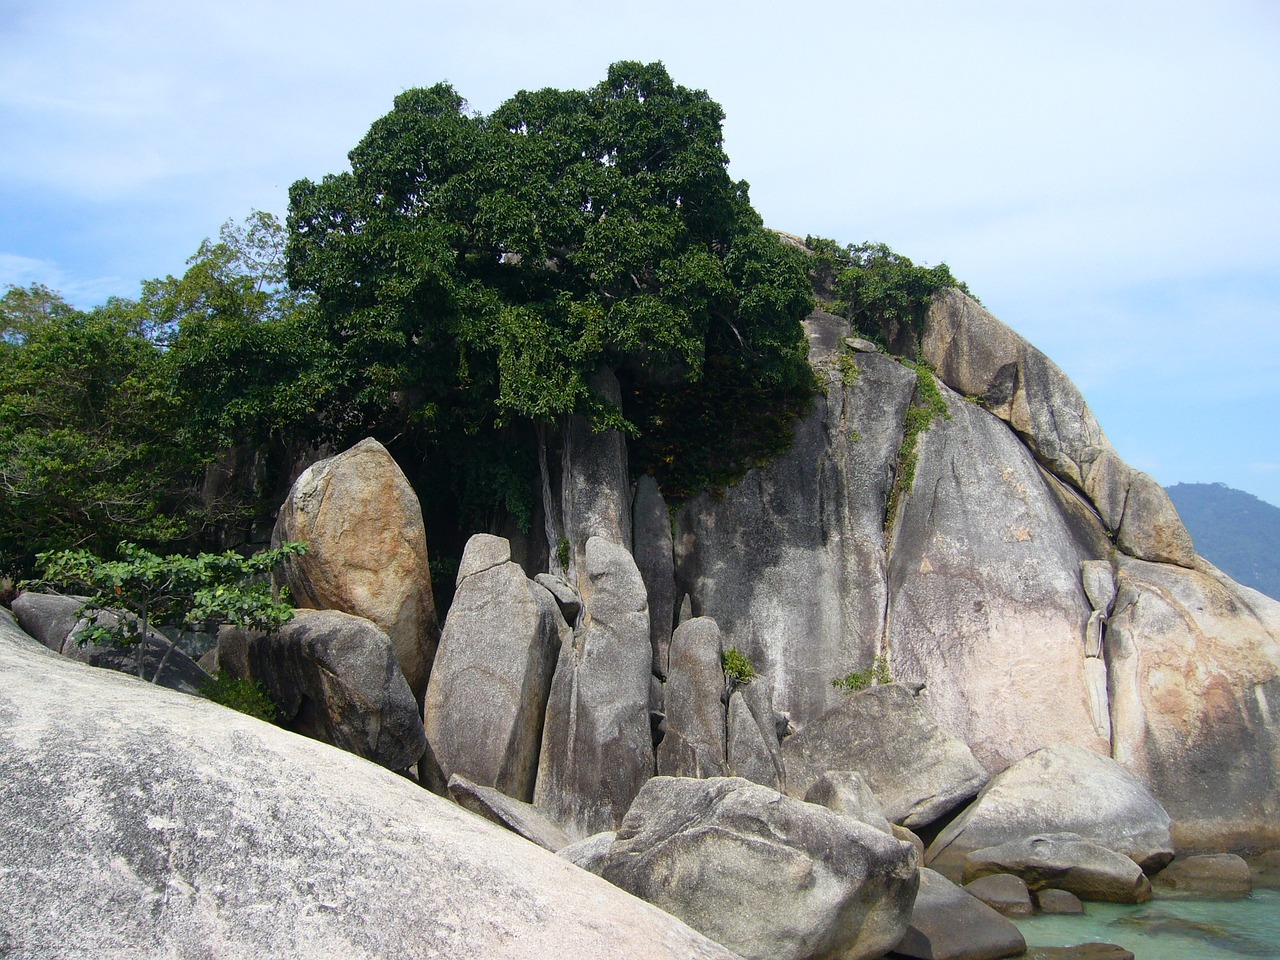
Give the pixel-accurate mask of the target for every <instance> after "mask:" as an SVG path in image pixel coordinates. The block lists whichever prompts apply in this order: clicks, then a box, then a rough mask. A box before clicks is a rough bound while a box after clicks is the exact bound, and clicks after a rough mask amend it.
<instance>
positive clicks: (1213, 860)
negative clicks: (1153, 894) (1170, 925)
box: [1151, 853, 1253, 899]
mask: <svg viewBox="0 0 1280 960" xmlns="http://www.w3.org/2000/svg"><path fill="white" fill-rule="evenodd" d="M1151 885H1152V886H1153V887H1155V888H1156V889H1157V890H1159V891H1160V892H1161V893H1177V894H1189V895H1193V896H1201V897H1215V898H1219V899H1222V898H1233V897H1247V896H1249V894H1251V893H1252V892H1253V880H1252V878H1251V876H1250V873H1249V864H1247V863H1245V861H1244V859H1243V858H1241V857H1238V856H1236V855H1235V854H1234V853H1217V854H1200V855H1193V856H1190V857H1179V858H1177V859H1176V860H1174V861H1173V863H1171V864H1169V865H1168V866H1167V867H1165V868H1164V869H1163V870H1161V871H1160V872H1159V873H1157V874H1156V875H1155V877H1153V878H1152V880H1151Z"/></svg>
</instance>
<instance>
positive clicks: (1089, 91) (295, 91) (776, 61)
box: [0, 0, 1280, 504]
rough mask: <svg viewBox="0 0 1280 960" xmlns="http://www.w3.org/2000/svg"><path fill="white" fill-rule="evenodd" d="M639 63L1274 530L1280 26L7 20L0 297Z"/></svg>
mask: <svg viewBox="0 0 1280 960" xmlns="http://www.w3.org/2000/svg"><path fill="white" fill-rule="evenodd" d="M623 59H633V60H646V61H647V60H662V61H663V62H665V63H666V65H667V67H668V69H669V70H670V72H671V74H672V76H673V77H674V78H675V79H676V81H677V82H679V83H682V84H684V85H686V86H691V87H698V88H703V89H706V90H708V91H709V92H710V94H711V96H712V97H713V98H714V99H716V100H717V101H719V102H720V104H721V105H722V106H723V107H724V109H725V112H726V115H727V119H726V122H725V140H726V148H727V150H728V153H729V155H730V157H731V158H732V172H733V174H734V176H735V177H738V178H742V179H746V180H748V181H749V182H750V183H751V194H752V198H753V200H754V202H755V205H756V207H757V209H759V210H760V211H761V213H762V214H763V215H764V217H765V220H766V222H767V223H768V224H769V225H770V226H773V227H777V228H779V229H782V230H787V231H790V232H793V233H799V234H805V233H813V234H820V235H825V236H830V237H834V238H836V239H838V240H840V241H841V242H859V241H863V240H877V241H883V242H886V243H888V244H890V245H891V246H893V247H894V248H895V249H897V250H899V251H900V252H902V253H904V254H906V255H908V256H910V257H912V258H913V259H915V260H916V261H917V262H925V263H930V264H932V263H936V262H938V261H946V262H947V263H948V264H949V265H950V266H951V268H952V271H953V272H954V273H955V274H956V276H958V277H960V278H961V279H963V280H965V281H966V282H968V284H969V286H970V287H971V289H972V290H973V291H974V292H975V293H976V294H977V295H978V296H979V297H981V299H982V300H983V302H984V303H985V304H986V305H987V307H988V308H989V309H991V310H992V311H993V312H994V313H995V314H996V315H997V316H999V317H1000V318H1001V319H1003V320H1004V321H1005V322H1006V323H1008V324H1010V325H1011V326H1013V327H1014V328H1015V329H1017V330H1018V331H1019V332H1021V333H1022V334H1023V335H1024V336H1026V337H1027V338H1028V339H1030V340H1031V341H1032V342H1033V343H1035V344H1036V345H1037V346H1039V347H1040V348H1041V349H1043V350H1044V351H1045V352H1046V353H1047V354H1048V355H1049V356H1050V357H1052V358H1053V359H1054V360H1055V361H1056V362H1057V363H1058V364H1059V365H1060V366H1062V367H1063V368H1064V369H1065V370H1066V371H1067V373H1068V374H1069V375H1071V377H1072V378H1073V379H1075V381H1076V382H1077V384H1078V385H1079V386H1080V387H1081V389H1082V390H1083V391H1084V394H1085V396H1086V398H1087V399H1088V400H1089V402H1090V404H1091V406H1092V407H1093V408H1094V411H1095V412H1096V413H1097V415H1098V418H1099V420H1100V421H1101V423H1102V425H1103V428H1104V429H1105V430H1106V431H1107V433H1108V435H1109V436H1110V437H1111V439H1112V441H1113V442H1114V443H1115V445H1116V447H1117V449H1118V450H1119V451H1120V453H1121V455H1122V456H1124V457H1125V458H1126V459H1127V460H1129V462H1131V463H1132V464H1134V465H1135V466H1137V467H1139V468H1141V469H1144V470H1147V471H1149V472H1150V473H1152V474H1153V475H1154V476H1155V477H1156V479H1158V480H1159V481H1160V482H1162V483H1166V484H1168V483H1175V482H1211V481H1221V482H1225V483H1227V484H1229V485H1231V486H1233V487H1239V488H1241V489H1244V490H1247V491H1249V492H1250V493H1253V494H1255V495H1257V496H1260V497H1262V498H1263V499H1265V500H1268V501H1270V502H1271V503H1274V504H1280V424H1278V421H1280V402H1278V401H1280V4H1277V3H1274V2H1272V0H1265V2H1231V0H1218V2H1215V3H1212V4H1210V3H1207V2H1197V3H1183V2H1177V0H1162V2H1126V0H1110V2H1091V0H1076V2H1073V3H1070V4H1066V3H1059V4H1036V3H1027V2H1025V0H1018V2H1007V3H1006V2H978V0H973V2H960V0H954V2H941V0H917V2H913V0H898V2H893V3H889V2H885V0H878V2H875V3H865V2H860V0H854V2H845V3H834V2H832V3H814V2H804V0H798V2H793V3H792V4H791V6H790V8H789V9H788V11H787V12H785V13H784V12H783V5H782V4H779V3H777V2H771V3H756V2H751V0H739V2H735V3H715V2H703V3H691V2H688V0H685V2H679V3H677V2H668V0H650V2H647V3H644V4H629V5H617V4H615V5H603V4H591V3H585V2H580V3H578V2H559V0H544V2H543V3H540V4H529V3H510V2H506V0H494V2H489V3H486V4H484V5H472V4H462V3H458V2H456V0H454V2H452V3H448V4H445V3H435V2H416V3H411V2H390V0H367V2H363V3H359V4H357V3H339V2H326V0H310V2H305V3H304V2H295V0H286V2H271V0H256V2H254V3H249V2H244V0H223V2H220V3H218V4H208V3H200V4H196V3H187V2H180V0H177V2H176V0H168V2H152V0H132V2H131V0H116V2H113V3H110V4H107V3H102V2H100V0H41V2H38V3H36V2H19V0H0V130H3V131H4V133H3V136H0V211H2V212H0V284H6V283H16V284H28V283H31V282H36V281H38V282H41V283H45V284H48V285H49V286H52V287H54V288H56V289H59V290H61V291H62V292H63V293H64V294H65V295H66V296H67V298H68V299H69V300H71V301H72V302H73V303H76V304H77V305H79V306H89V305H91V304H94V303H97V302H101V301H102V300H103V299H105V298H106V297H107V296H110V295H121V296H132V295H135V294H136V293H137V290H138V282H139V281H140V280H142V279H143V278H147V277H157V276H164V275H165V274H169V273H180V272H181V271H182V269H183V264H184V261H185V260H186V258H187V257H188V256H190V254H191V253H193V252H194V251H195V249H196V247H197V246H198V245H199V243H200V241H201V239H203V238H204V237H206V236H210V235H213V234H216V232H217V229H218V227H219V225H220V224H221V223H222V222H223V221H224V220H226V219H228V218H230V217H235V218H240V217H243V216H244V215H245V214H247V213H248V212H249V211H250V210H251V209H255V208H257V209H264V210H270V211H272V212H275V213H277V214H280V215H283V213H284V210H285V204H286V191H287V189H288V186H289V184H290V183H291V182H292V181H294V180H296V179H298V178H301V177H309V178H313V179H315V178H319V177H321V176H323V175H324V174H325V173H331V172H337V171H339V170H342V169H344V168H345V165H346V153H347V151H348V150H350V149H351V147H353V146H354V145H355V144H356V142H357V141H358V140H359V139H360V137H361V136H362V135H363V134H364V133H365V131H366V130H367V129H368V127H369V125H370V123H371V122H372V121H373V120H374V119H376V118H377V117H378V116H380V115H382V114H383V113H385V112H386V111H387V110H389V109H390V107H391V101H392V99H393V97H394V96H395V95H396V94H397V93H398V92H400V91H401V90H404V89H406V88H408V87H413V86H423V85H429V84H432V83H435V82H436V81H438V80H448V81H450V82H451V83H453V84H454V86H455V87H456V88H457V89H458V91H459V92H460V93H462V94H463V95H464V96H465V97H467V98H468V100H469V101H470V102H471V105H472V107H473V108H474V109H477V110H481V111H485V112H487V111H489V110H491V109H493V108H494V107H495V106H497V105H498V104H499V103H501V102H502V101H503V100H504V99H506V98H507V97H508V96H510V95H511V94H512V93H514V92H515V91H517V90H519V89H522V88H537V87H543V86H555V87H579V88H580V87H585V86H589V85H591V84H593V83H595V82H597V81H599V80H600V79H602V78H603V76H604V74H605V71H606V69H607V66H608V64H609V63H610V62H612V61H615V60H623Z"/></svg>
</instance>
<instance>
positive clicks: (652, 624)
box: [632, 474, 676, 708]
mask: <svg viewBox="0 0 1280 960" xmlns="http://www.w3.org/2000/svg"><path fill="white" fill-rule="evenodd" d="M632 525H633V527H634V530H635V535H634V538H633V540H634V543H635V548H634V549H633V550H632V553H633V555H634V556H635V558H636V566H637V567H639V568H640V576H641V577H642V578H643V579H644V589H645V592H646V593H647V594H648V596H649V641H650V643H651V644H652V646H653V672H654V674H655V675H656V676H659V677H665V676H666V675H667V671H668V669H669V666H668V662H667V661H668V657H669V652H670V647H671V631H672V628H673V627H674V626H675V619H676V572H675V560H674V558H673V557H672V543H671V513H670V511H668V509H667V503H666V501H665V500H664V499H663V498H662V491H660V490H659V489H658V484H657V481H655V480H654V479H653V477H651V476H649V475H648V474H646V475H645V476H643V477H641V478H640V479H639V480H637V481H636V498H635V503H634V504H633V506H632ZM654 706H655V707H659V708H660V707H661V704H654Z"/></svg>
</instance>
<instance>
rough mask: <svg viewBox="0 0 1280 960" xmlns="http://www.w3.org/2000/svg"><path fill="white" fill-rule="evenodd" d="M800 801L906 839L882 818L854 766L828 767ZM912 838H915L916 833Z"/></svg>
mask: <svg viewBox="0 0 1280 960" xmlns="http://www.w3.org/2000/svg"><path fill="white" fill-rule="evenodd" d="M804 802H805V803H820V804H822V806H824V807H826V808H827V809H828V810H834V811H835V812H836V813H838V814H840V815H841V816H842V817H853V819H855V820H861V821H862V822H863V823H865V824H866V825H867V826H869V827H875V828H876V829H877V830H879V831H880V832H881V833H887V834H889V836H891V837H898V839H899V840H903V839H906V838H905V837H901V836H898V834H897V833H895V832H894V829H893V825H891V824H890V823H889V821H888V820H887V819H885V815H884V810H882V809H881V807H880V801H879V800H878V799H876V795H875V792H874V791H872V789H871V788H870V787H869V786H867V781H866V780H864V779H863V777H862V774H860V773H858V772H857V771H856V770H828V771H827V772H826V773H824V774H823V775H822V776H820V777H819V778H818V779H817V780H816V781H815V782H814V784H813V786H811V787H810V788H809V789H808V790H807V791H805V795H804ZM902 829H904V830H905V829H906V828H905V827H904V828H902ZM916 842H919V838H918V837H917V838H916ZM919 852H920V855H921V861H922V862H923V858H924V849H923V848H921V849H920V851H919Z"/></svg>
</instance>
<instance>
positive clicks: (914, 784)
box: [782, 683, 987, 827]
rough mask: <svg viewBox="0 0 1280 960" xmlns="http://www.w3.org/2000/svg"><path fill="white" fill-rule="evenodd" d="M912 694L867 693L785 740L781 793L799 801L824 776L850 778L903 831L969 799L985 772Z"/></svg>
mask: <svg viewBox="0 0 1280 960" xmlns="http://www.w3.org/2000/svg"><path fill="white" fill-rule="evenodd" d="M918 693H919V690H918V688H914V687H909V686H907V685H905V684H899V683H893V684H886V685H883V686H876V687H870V688H869V689H867V690H864V691H862V692H861V693H855V694H853V695H850V696H846V697H845V699H844V700H843V702H841V703H840V704H838V705H837V706H836V707H835V709H833V710H830V711H828V712H827V713H826V714H824V715H823V716H822V717H819V718H818V719H817V720H814V721H813V722H812V723H810V724H809V725H808V726H806V727H803V728H801V729H800V730H799V731H798V732H797V733H796V734H795V735H794V736H791V737H788V738H787V739H786V740H784V741H783V743H782V755H783V758H784V763H785V766H786V770H787V789H788V790H789V791H790V792H791V793H792V794H793V795H799V796H804V795H805V793H806V792H807V791H808V789H809V787H810V786H811V785H812V784H814V783H815V782H816V781H817V780H818V779H820V778H821V776H822V775H823V774H824V773H825V772H826V771H827V770H854V771H857V772H858V773H860V774H861V775H862V777H863V779H864V780H865V781H866V782H867V785H868V786H870V788H871V789H872V790H873V791H874V792H875V795H876V798H877V799H878V800H879V801H880V804H881V807H882V808H883V810H884V815H885V816H886V817H888V818H889V819H890V820H892V821H893V822H894V823H900V824H902V825H904V826H907V827H918V826H924V825H927V824H930V823H932V822H934V821H935V820H937V819H938V818H939V817H941V816H942V815H943V814H945V813H947V812H948V811H950V810H953V809H954V808H955V807H957V806H959V805H960V804H962V803H964V802H965V801H966V800H968V799H969V798H971V797H973V796H974V795H975V794H976V793H977V792H978V791H979V790H980V789H981V788H982V786H983V784H985V783H986V782H987V773H986V771H985V770H984V769H983V768H982V766H981V765H980V764H978V762H977V761H976V760H975V759H974V757H973V754H972V753H970V752H969V748H968V747H966V746H965V745H964V743H962V742H961V741H960V740H958V739H956V738H955V737H953V736H951V735H950V734H948V733H947V732H946V731H945V730H943V729H942V728H941V727H939V725H938V724H937V723H935V722H934V721H933V720H932V719H931V718H930V717H929V716H928V714H926V712H925V711H924V709H923V708H922V707H921V705H920V702H919V697H918Z"/></svg>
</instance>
